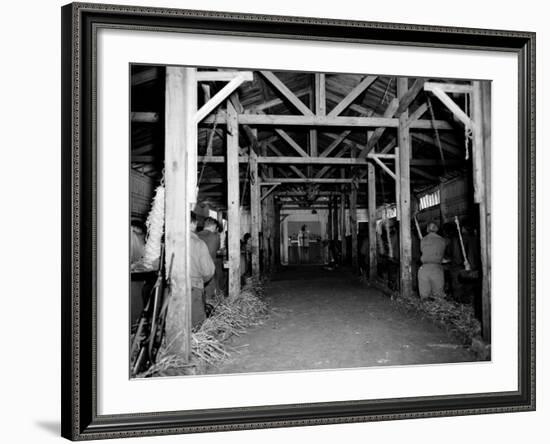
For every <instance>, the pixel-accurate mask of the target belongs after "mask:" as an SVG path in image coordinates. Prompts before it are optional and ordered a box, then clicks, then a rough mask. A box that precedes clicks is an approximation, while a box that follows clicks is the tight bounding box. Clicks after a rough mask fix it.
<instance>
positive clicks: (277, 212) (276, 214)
mask: <svg viewBox="0 0 550 444" xmlns="http://www.w3.org/2000/svg"><path fill="white" fill-rule="evenodd" d="M273 203H274V206H273V267H274V268H275V269H276V268H277V267H278V266H279V265H280V264H281V205H280V203H279V201H278V200H277V199H275V197H274V198H273Z"/></svg>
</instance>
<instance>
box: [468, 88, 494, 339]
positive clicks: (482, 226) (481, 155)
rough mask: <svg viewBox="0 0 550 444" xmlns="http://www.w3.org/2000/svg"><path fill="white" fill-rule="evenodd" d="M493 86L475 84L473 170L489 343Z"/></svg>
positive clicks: (485, 335) (484, 318) (485, 329)
mask: <svg viewBox="0 0 550 444" xmlns="http://www.w3.org/2000/svg"><path fill="white" fill-rule="evenodd" d="M490 88H491V85H490V83H489V82H480V81H474V82H473V91H472V116H471V117H472V121H473V141H472V142H473V143H472V155H473V168H474V200H475V201H476V202H477V203H478V204H479V236H480V252H481V254H480V256H481V278H482V281H481V317H482V321H481V326H482V336H483V339H484V340H485V341H488V342H490V341H491V254H490V251H491V207H490V203H491V199H490V197H491V195H490V193H491V186H490V177H491V175H490V162H491V157H490V156H491V89H490Z"/></svg>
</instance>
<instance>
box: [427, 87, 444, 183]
mask: <svg viewBox="0 0 550 444" xmlns="http://www.w3.org/2000/svg"><path fill="white" fill-rule="evenodd" d="M428 109H429V110H430V118H431V121H432V128H433V129H434V133H435V141H436V143H437V148H439V156H440V157H441V165H442V166H443V173H444V174H447V168H446V167H445V155H444V154H443V147H442V146H441V139H440V137H439V131H438V130H437V126H436V125H435V114H434V110H433V106H432V101H431V99H430V98H429V97H428Z"/></svg>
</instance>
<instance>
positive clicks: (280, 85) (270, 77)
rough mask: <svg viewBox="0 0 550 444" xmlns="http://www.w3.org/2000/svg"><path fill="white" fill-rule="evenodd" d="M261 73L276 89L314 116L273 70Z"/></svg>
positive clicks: (298, 107)
mask: <svg viewBox="0 0 550 444" xmlns="http://www.w3.org/2000/svg"><path fill="white" fill-rule="evenodd" d="M260 73H261V74H262V75H263V76H264V77H265V78H266V79H267V80H268V81H269V83H270V84H271V85H272V86H273V87H275V89H276V90H277V91H278V92H279V93H281V94H282V95H283V97H284V98H286V99H287V100H288V101H289V102H290V103H292V104H293V105H294V107H295V108H296V109H297V110H298V111H300V112H301V113H302V114H304V115H306V116H312V115H313V112H312V111H311V110H310V109H309V108H308V107H307V106H306V105H305V104H304V102H302V101H301V100H300V99H299V98H298V97H296V95H295V94H294V93H293V92H292V91H291V90H290V89H288V87H287V86H286V85H285V84H284V83H283V82H281V80H280V79H279V78H278V77H277V76H276V75H275V74H273V73H272V72H271V71H260Z"/></svg>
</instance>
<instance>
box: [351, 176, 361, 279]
mask: <svg viewBox="0 0 550 444" xmlns="http://www.w3.org/2000/svg"><path fill="white" fill-rule="evenodd" d="M357 185H359V184H357ZM349 222H350V228H351V264H352V266H353V268H354V269H356V268H357V266H358V263H357V187H356V186H355V184H354V183H352V184H351V194H350V199H349Z"/></svg>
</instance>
